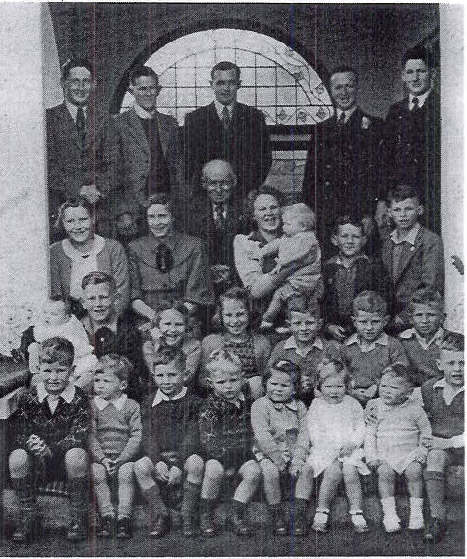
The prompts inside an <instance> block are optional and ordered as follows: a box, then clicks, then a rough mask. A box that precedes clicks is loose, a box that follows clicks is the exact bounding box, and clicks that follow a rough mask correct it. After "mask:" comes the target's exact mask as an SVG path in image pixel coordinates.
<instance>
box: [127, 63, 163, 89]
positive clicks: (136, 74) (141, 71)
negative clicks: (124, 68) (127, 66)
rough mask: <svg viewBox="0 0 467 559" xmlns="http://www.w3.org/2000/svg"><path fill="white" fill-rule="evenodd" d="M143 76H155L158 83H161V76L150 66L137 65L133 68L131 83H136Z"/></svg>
mask: <svg viewBox="0 0 467 559" xmlns="http://www.w3.org/2000/svg"><path fill="white" fill-rule="evenodd" d="M143 77H147V78H154V79H155V80H156V83H157V85H159V76H158V75H157V74H156V72H154V70H153V69H152V68H150V67H149V66H137V67H136V68H135V69H134V70H132V72H131V73H130V83H131V85H136V80H137V79H138V78H143Z"/></svg>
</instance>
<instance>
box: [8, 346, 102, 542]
mask: <svg viewBox="0 0 467 559" xmlns="http://www.w3.org/2000/svg"><path fill="white" fill-rule="evenodd" d="M73 359H74V349H73V344H72V343H71V342H70V341H69V340H67V339H65V338H58V337H56V338H50V339H47V340H44V341H43V342H42V343H41V346H40V352H39V370H40V374H41V378H42V381H41V382H39V384H38V385H37V386H35V387H33V388H31V389H29V390H28V391H26V392H25V393H23V394H22V395H21V396H20V398H19V401H18V408H17V411H16V412H15V415H14V416H13V418H12V419H13V425H12V447H13V448H14V450H13V451H12V452H11V454H10V457H9V470H10V477H11V480H12V484H13V487H14V488H15V490H16V493H17V495H18V499H19V509H20V516H19V519H18V521H19V522H18V525H17V527H16V530H15V532H14V533H13V540H14V541H16V542H18V543H24V542H26V541H28V540H30V539H31V538H32V537H33V536H34V535H35V532H34V527H35V520H36V487H35V486H36V483H37V482H38V481H43V482H47V481H49V480H57V479H60V480H65V481H66V482H67V489H68V493H69V495H70V516H71V522H70V527H69V529H68V532H67V539H68V540H70V541H77V540H80V539H83V538H84V537H86V535H87V527H86V509H87V504H88V499H87V488H88V485H89V481H88V453H87V448H88V444H87V443H88V436H89V431H90V426H91V412H90V408H89V403H88V397H87V395H86V394H85V393H84V392H83V391H82V390H81V389H80V388H78V387H76V386H74V385H73V384H71V383H70V378H71V376H72V374H73Z"/></svg>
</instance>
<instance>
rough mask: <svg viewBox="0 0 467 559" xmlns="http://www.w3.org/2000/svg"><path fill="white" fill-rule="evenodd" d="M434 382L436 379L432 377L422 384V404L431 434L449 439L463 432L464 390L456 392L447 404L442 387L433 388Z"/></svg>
mask: <svg viewBox="0 0 467 559" xmlns="http://www.w3.org/2000/svg"><path fill="white" fill-rule="evenodd" d="M436 382H437V379H432V380H429V381H427V382H425V384H424V385H423V386H422V398H423V405H424V406H425V411H426V413H427V415H428V419H429V420H430V423H431V429H432V431H433V435H434V436H435V437H440V438H443V439H450V438H451V437H455V436H456V435H461V434H462V433H463V432H464V392H460V393H459V394H457V395H456V396H455V397H454V399H453V401H452V402H451V403H450V404H449V405H448V404H446V402H445V401H444V398H443V389H442V388H441V387H437V388H433V385H434V384H435V383H436Z"/></svg>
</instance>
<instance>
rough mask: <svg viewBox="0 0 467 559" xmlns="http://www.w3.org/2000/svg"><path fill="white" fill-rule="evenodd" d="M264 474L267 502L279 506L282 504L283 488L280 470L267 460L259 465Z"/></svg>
mask: <svg viewBox="0 0 467 559" xmlns="http://www.w3.org/2000/svg"><path fill="white" fill-rule="evenodd" d="M259 465H260V467H261V471H262V473H263V485H264V493H265V495H266V500H267V502H268V504H269V505H277V504H278V503H280V502H281V488H280V482H279V476H280V474H279V469H278V468H277V466H276V465H275V464H274V462H272V461H271V460H269V459H268V458H265V459H264V460H261V462H260V463H259Z"/></svg>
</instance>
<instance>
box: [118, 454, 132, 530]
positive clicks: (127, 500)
mask: <svg viewBox="0 0 467 559" xmlns="http://www.w3.org/2000/svg"><path fill="white" fill-rule="evenodd" d="M133 470H134V462H126V463H125V464H122V465H121V466H120V468H119V469H118V518H119V519H121V518H131V513H132V512H133V499H134V496H135V482H134V473H133Z"/></svg>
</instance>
